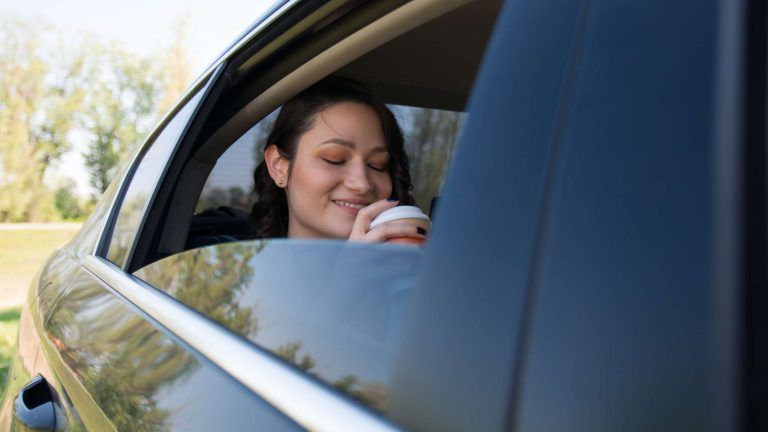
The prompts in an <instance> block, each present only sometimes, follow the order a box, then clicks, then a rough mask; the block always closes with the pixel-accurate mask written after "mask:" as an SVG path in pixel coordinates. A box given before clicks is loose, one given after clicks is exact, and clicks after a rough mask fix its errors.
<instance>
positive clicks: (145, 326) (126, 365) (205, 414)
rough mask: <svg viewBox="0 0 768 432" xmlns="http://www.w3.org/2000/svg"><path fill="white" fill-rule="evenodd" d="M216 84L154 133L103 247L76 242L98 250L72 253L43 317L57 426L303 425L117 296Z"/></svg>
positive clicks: (42, 367) (43, 367)
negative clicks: (171, 164)
mask: <svg viewBox="0 0 768 432" xmlns="http://www.w3.org/2000/svg"><path fill="white" fill-rule="evenodd" d="M215 82H216V75H215V74H213V75H212V76H211V75H209V76H206V77H204V78H203V79H201V80H200V82H199V84H198V85H196V86H193V88H192V90H191V91H190V93H189V95H188V97H187V98H186V101H185V102H184V103H183V104H182V105H180V106H179V108H178V110H177V111H176V112H175V113H174V114H173V115H171V116H170V117H169V118H168V119H167V121H166V122H165V123H164V125H163V126H161V127H160V128H159V129H158V131H157V132H156V133H154V134H153V138H150V140H149V142H148V144H147V145H145V146H144V148H143V149H142V151H141V152H140V153H139V155H138V157H137V158H136V160H135V162H134V163H133V164H132V168H131V169H130V170H129V171H128V175H127V176H126V177H125V179H124V180H123V184H121V185H119V187H118V189H119V190H120V193H119V195H118V198H117V199H116V200H115V202H114V205H112V206H111V207H112V215H113V216H112V220H113V222H112V223H109V222H108V221H107V222H106V223H105V224H103V225H102V227H103V233H104V234H106V235H103V236H102V237H101V241H102V243H100V244H99V243H98V239H99V236H98V235H97V236H96V239H97V242H96V243H89V242H88V241H87V239H81V240H80V241H83V242H85V243H86V245H85V246H84V245H83V244H80V243H77V240H76V242H75V244H74V246H73V248H74V249H78V248H80V249H82V248H83V247H85V248H87V247H88V246H90V248H91V249H90V250H89V251H88V252H87V253H85V254H83V255H78V253H77V250H70V251H67V252H68V253H70V254H71V256H70V257H69V258H70V260H71V265H73V266H75V268H76V270H75V271H74V274H72V275H71V277H70V278H69V283H68V284H67V286H66V288H65V289H64V290H63V292H61V293H59V295H57V296H56V298H55V300H52V301H50V302H46V303H45V310H42V311H40V312H39V315H38V316H35V317H34V319H35V321H36V322H37V324H38V326H37V328H38V330H39V336H40V340H41V344H42V347H43V349H42V354H43V355H42V356H41V357H40V358H39V359H38V362H37V363H36V366H35V372H36V373H37V374H40V375H41V376H42V377H43V378H44V379H45V380H46V381H47V384H48V385H49V386H50V388H51V389H52V391H51V392H50V397H51V398H52V399H53V400H54V402H55V404H54V406H55V407H56V415H55V423H56V424H55V426H56V428H57V430H58V429H64V428H69V429H72V430H84V429H88V430H170V429H185V430H212V429H219V428H223V429H228V430H238V429H244V428H246V427H247V425H249V424H253V423H254V422H256V423H258V424H263V425H265V427H267V428H268V429H270V430H292V429H294V428H295V426H294V425H293V423H292V422H291V421H289V420H287V419H285V417H283V416H282V415H280V414H279V413H278V412H277V411H275V410H274V409H273V408H272V407H269V406H268V405H265V404H264V402H263V401H262V400H260V399H259V398H258V397H256V396H254V395H253V394H252V393H251V392H249V391H248V390H247V389H245V388H244V387H242V386H241V385H239V384H237V383H235V382H232V381H231V379H230V378H229V377H228V375H227V374H226V373H224V372H223V371H221V370H220V369H219V368H217V367H215V366H213V365H211V364H210V362H208V361H207V360H206V359H205V358H204V357H203V356H201V355H200V354H199V353H196V352H194V351H193V350H190V349H189V347H188V345H186V344H185V343H183V342H181V341H179V340H178V339H177V338H176V337H175V335H174V334H173V333H171V332H169V331H168V330H167V329H165V328H163V327H162V326H160V325H157V323H156V322H155V321H153V320H152V319H151V318H150V317H149V316H148V315H147V314H146V312H145V311H143V310H142V309H141V308H140V307H137V306H135V304H132V303H131V302H127V301H126V300H125V298H124V297H123V296H121V295H120V294H119V293H118V292H117V291H116V286H119V283H120V282H119V281H117V282H116V281H115V280H114V278H110V275H114V274H122V270H121V269H120V265H123V264H124V262H125V256H126V254H127V253H128V252H129V250H130V247H131V245H132V238H133V237H134V236H135V233H136V232H137V231H138V230H139V228H140V224H141V223H142V221H143V218H144V214H145V210H146V207H147V205H148V203H149V202H150V201H151V199H152V195H153V192H154V190H155V188H156V186H157V184H158V183H159V182H160V181H161V178H162V176H163V173H164V170H165V167H166V164H167V162H168V160H169V159H170V157H171V155H172V154H173V152H174V149H175V148H176V146H177V145H178V143H179V141H180V140H181V139H184V137H185V136H186V135H187V134H188V133H189V124H190V122H191V121H192V120H193V119H194V118H195V116H197V115H200V109H201V106H202V102H203V101H204V100H205V98H206V97H207V95H208V94H209V93H210V90H211V88H213V84H214V83H215ZM120 180H121V179H118V181H120ZM106 207H109V206H108V205H106ZM105 213H106V214H108V212H105ZM97 219H98V218H97ZM101 222H105V221H104V220H101ZM93 230H95V231H97V232H102V231H101V230H100V229H99V227H94V228H91V227H86V229H85V230H84V232H85V233H86V234H83V235H84V236H86V237H87V233H88V232H89V231H93ZM109 234H111V236H110V235H109ZM110 238H111V242H109V240H110ZM94 251H95V254H94ZM100 255H101V257H100ZM108 260H112V262H110V261H108ZM94 263H96V264H94ZM49 297H50V296H49ZM46 298H48V297H46Z"/></svg>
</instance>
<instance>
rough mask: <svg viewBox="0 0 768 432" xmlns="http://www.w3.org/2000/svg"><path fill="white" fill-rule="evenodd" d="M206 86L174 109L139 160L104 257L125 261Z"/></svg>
mask: <svg viewBox="0 0 768 432" xmlns="http://www.w3.org/2000/svg"><path fill="white" fill-rule="evenodd" d="M205 88H206V87H204V88H202V89H200V90H199V91H198V92H197V94H196V95H195V96H193V97H192V98H190V100H189V101H188V102H187V103H186V105H184V107H183V108H182V109H181V110H179V111H178V112H177V113H176V115H175V116H174V117H173V119H171V120H170V121H169V122H168V124H167V125H166V126H165V128H164V129H163V131H162V132H160V134H159V135H158V136H157V138H156V139H155V141H154V142H153V143H152V144H151V146H150V147H149V149H148V150H147V151H146V152H145V153H144V155H143V156H142V157H141V160H140V161H139V162H138V163H139V166H138V167H137V168H136V171H135V172H134V174H133V176H132V178H131V184H130V186H129V187H128V190H127V192H126V194H125V198H124V199H123V202H122V203H121V205H120V210H119V214H118V216H117V221H116V222H115V228H114V231H113V232H112V239H111V241H110V244H109V252H108V254H107V259H109V260H110V261H112V262H113V263H115V264H117V265H119V266H121V267H122V266H124V265H125V264H126V260H127V259H128V254H129V252H130V250H131V246H132V245H133V241H134V239H135V238H136V234H137V233H138V231H139V226H140V224H141V222H142V220H143V218H144V214H145V212H146V209H147V207H148V206H149V203H150V200H151V198H152V196H153V195H154V192H155V190H156V188H157V185H158V182H159V181H160V179H161V177H162V174H163V172H164V171H165V167H166V165H167V163H168V159H169V158H170V156H171V154H172V153H173V151H174V149H175V148H176V145H177V144H178V142H179V138H180V137H181V134H182V132H183V131H184V129H185V127H186V125H187V123H188V121H189V118H190V117H191V116H192V113H193V112H194V110H195V108H196V107H197V105H198V104H199V103H200V99H201V98H202V95H203V92H204V91H205Z"/></svg>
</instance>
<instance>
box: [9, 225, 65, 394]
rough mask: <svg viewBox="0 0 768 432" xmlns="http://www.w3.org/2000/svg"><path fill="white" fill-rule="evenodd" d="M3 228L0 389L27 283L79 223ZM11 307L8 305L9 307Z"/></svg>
mask: <svg viewBox="0 0 768 432" xmlns="http://www.w3.org/2000/svg"><path fill="white" fill-rule="evenodd" d="M16 228H17V229H2V225H0V305H1V306H0V307H4V308H6V309H3V310H0V389H3V388H5V377H6V376H7V375H8V368H9V367H10V361H11V358H12V356H13V350H14V348H15V345H16V338H17V337H18V334H19V314H20V313H21V312H20V308H19V307H17V306H16V305H19V304H20V302H21V301H23V299H24V293H25V292H26V290H27V289H28V288H29V283H30V281H31V280H32V277H34V275H35V273H37V271H38V270H39V269H40V267H41V266H42V264H43V263H44V262H45V260H46V259H48V257H49V256H50V255H51V252H53V251H54V250H55V249H57V248H59V247H61V246H63V245H64V244H65V243H66V242H67V241H69V239H71V238H72V237H73V236H74V235H75V233H76V232H77V230H78V229H79V226H77V225H74V226H66V227H63V228H62V229H34V228H31V229H18V228H19V227H16ZM8 307H11V308H8Z"/></svg>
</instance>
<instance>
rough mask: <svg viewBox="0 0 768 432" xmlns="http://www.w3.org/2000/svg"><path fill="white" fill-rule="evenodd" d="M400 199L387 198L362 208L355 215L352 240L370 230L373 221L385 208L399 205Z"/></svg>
mask: <svg viewBox="0 0 768 432" xmlns="http://www.w3.org/2000/svg"><path fill="white" fill-rule="evenodd" d="M398 202H399V201H389V200H386V199H383V200H380V201H376V202H375V203H373V204H370V205H368V206H366V207H363V208H362V209H360V211H359V212H357V217H355V222H354V223H353V224H352V233H351V234H350V236H349V238H350V240H354V239H359V238H361V237H363V236H365V234H366V233H367V232H368V227H370V226H371V221H372V220H373V219H374V218H375V217H376V216H378V215H379V213H381V212H383V211H384V210H387V209H391V208H392V207H395V206H397V204H398Z"/></svg>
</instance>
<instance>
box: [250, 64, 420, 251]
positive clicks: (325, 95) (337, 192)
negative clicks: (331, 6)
mask: <svg viewBox="0 0 768 432" xmlns="http://www.w3.org/2000/svg"><path fill="white" fill-rule="evenodd" d="M264 146H265V149H264V160H263V161H262V163H261V164H259V166H258V167H257V168H256V171H255V173H254V182H255V185H256V187H255V190H256V193H257V194H258V196H259V200H258V201H257V202H256V203H255V204H254V206H253V210H252V213H251V215H252V218H253V222H254V232H255V234H256V236H257V237H291V238H343V239H346V238H350V239H352V240H361V241H383V240H386V239H388V238H391V237H408V236H411V237H423V236H424V234H422V233H420V232H418V230H417V227H416V226H415V225H412V224H408V223H395V222H391V223H388V224H385V225H383V226H381V227H380V228H379V227H377V229H375V230H371V231H370V232H369V231H368V229H367V228H368V225H369V224H370V221H371V219H372V218H374V217H375V216H376V215H378V214H379V213H381V212H382V211H383V210H386V209H388V208H391V207H393V206H395V205H396V204H398V203H402V204H411V203H413V198H412V197H411V195H410V190H411V189H412V186H411V178H410V174H409V167H408V158H407V156H406V154H405V149H404V140H403V134H402V132H401V130H400V127H399V125H398V124H397V120H396V119H395V117H394V115H393V114H392V112H391V111H390V110H389V108H387V106H386V105H384V104H383V103H382V102H381V101H379V100H378V99H376V98H375V97H373V95H371V93H370V92H369V91H368V90H367V89H365V88H364V87H363V86H362V85H360V84H359V83H357V82H355V81H352V80H349V79H345V78H340V77H332V78H328V79H325V80H323V81H321V82H319V83H317V84H315V85H314V86H312V87H310V88H309V89H307V90H305V91H304V92H302V93H301V94H299V95H298V96H296V97H294V98H293V99H291V100H290V101H289V102H288V103H286V104H285V105H284V106H283V108H282V109H281V111H280V114H279V115H278V117H277V120H276V121H275V123H274V126H273V127H272V131H271V133H270V134H269V136H268V137H267V139H266V140H265V142H264ZM363 209H365V210H363Z"/></svg>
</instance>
